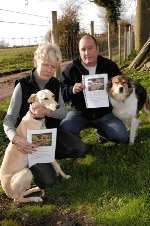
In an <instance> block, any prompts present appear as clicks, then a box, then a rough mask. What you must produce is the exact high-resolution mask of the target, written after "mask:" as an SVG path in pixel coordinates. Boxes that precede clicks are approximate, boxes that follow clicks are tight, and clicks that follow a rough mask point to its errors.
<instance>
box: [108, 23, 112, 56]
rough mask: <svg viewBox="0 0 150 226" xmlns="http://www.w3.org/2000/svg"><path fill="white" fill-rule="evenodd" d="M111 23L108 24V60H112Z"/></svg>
mask: <svg viewBox="0 0 150 226" xmlns="http://www.w3.org/2000/svg"><path fill="white" fill-rule="evenodd" d="M110 33H111V31H110V23H109V22H108V58H109V59H111V58H112V51H111V41H110Z"/></svg>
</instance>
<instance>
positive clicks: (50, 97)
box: [28, 89, 58, 111]
mask: <svg viewBox="0 0 150 226" xmlns="http://www.w3.org/2000/svg"><path fill="white" fill-rule="evenodd" d="M35 102H38V103H40V104H41V105H43V106H44V107H46V108H47V109H49V110H51V111H55V110H56V108H57V106H58V104H57V102H56V101H55V96H54V94H53V93H52V92H51V91H50V90H48V89H44V90H40V91H38V92H37V93H36V94H32V95H31V96H30V97H29V99H28V103H35Z"/></svg>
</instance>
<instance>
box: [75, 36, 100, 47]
mask: <svg viewBox="0 0 150 226" xmlns="http://www.w3.org/2000/svg"><path fill="white" fill-rule="evenodd" d="M84 37H87V38H91V39H93V41H94V43H95V45H96V47H97V41H96V38H95V37H94V36H93V35H90V34H85V35H83V36H82V37H81V38H80V40H81V39H82V38H84ZM80 40H79V42H80Z"/></svg>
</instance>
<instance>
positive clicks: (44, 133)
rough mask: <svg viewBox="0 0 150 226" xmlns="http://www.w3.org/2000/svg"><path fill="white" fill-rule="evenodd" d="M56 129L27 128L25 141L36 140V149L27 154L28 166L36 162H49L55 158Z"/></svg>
mask: <svg viewBox="0 0 150 226" xmlns="http://www.w3.org/2000/svg"><path fill="white" fill-rule="evenodd" d="M56 137H57V129H56V128H54V129H28V130H27V141H28V142H29V143H32V142H38V143H39V147H38V148H37V151H34V152H33V153H31V154H28V165H29V167H31V166H33V165H35V164H36V163H49V162H53V161H54V159H55V149H56Z"/></svg>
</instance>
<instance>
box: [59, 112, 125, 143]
mask: <svg viewBox="0 0 150 226" xmlns="http://www.w3.org/2000/svg"><path fill="white" fill-rule="evenodd" d="M60 127H61V128H62V129H63V130H65V131H66V132H71V133H74V134H77V135H80V131H81V130H83V129H85V128H89V127H91V128H96V129H97V133H98V134H100V136H103V137H105V138H106V139H108V140H111V141H114V142H116V143H128V140H129V133H128V131H127V129H126V127H125V125H124V124H123V122H122V121H121V120H120V119H118V118H117V117H116V116H114V115H113V114H112V113H109V114H106V115H105V116H103V117H101V118H98V119H95V120H89V119H87V118H85V117H84V116H83V114H82V112H80V111H75V110H74V111H69V112H68V113H67V115H66V117H65V118H64V119H63V120H62V121H61V123H60Z"/></svg>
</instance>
